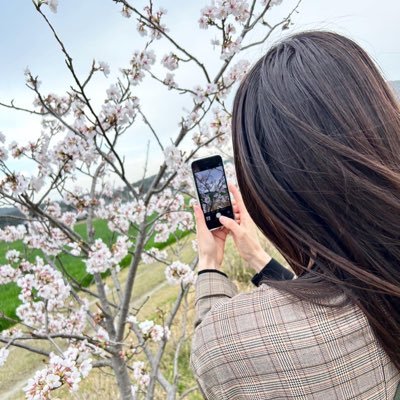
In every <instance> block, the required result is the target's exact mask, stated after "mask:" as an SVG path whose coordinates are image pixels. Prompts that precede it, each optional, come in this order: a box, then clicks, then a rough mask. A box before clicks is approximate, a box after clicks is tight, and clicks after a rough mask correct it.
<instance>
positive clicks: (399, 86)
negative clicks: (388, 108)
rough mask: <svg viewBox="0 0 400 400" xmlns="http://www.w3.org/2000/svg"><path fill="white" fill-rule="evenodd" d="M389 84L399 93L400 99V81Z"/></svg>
mask: <svg viewBox="0 0 400 400" xmlns="http://www.w3.org/2000/svg"><path fill="white" fill-rule="evenodd" d="M389 83H390V84H391V86H392V87H393V88H394V91H395V92H396V93H397V97H398V98H399V99H400V81H391V82H389Z"/></svg>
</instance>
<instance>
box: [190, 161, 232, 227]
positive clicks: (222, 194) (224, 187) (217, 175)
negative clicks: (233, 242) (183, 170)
mask: <svg viewBox="0 0 400 400" xmlns="http://www.w3.org/2000/svg"><path fill="white" fill-rule="evenodd" d="M192 172H193V178H194V183H195V186H196V192H197V198H198V200H199V203H200V206H201V208H202V210H203V213H204V218H205V220H206V224H207V228H208V229H210V230H213V229H217V228H219V227H221V226H222V224H221V223H220V222H219V217H221V216H222V215H224V216H226V217H229V218H234V214H233V208H232V203H231V198H230V196H229V190H228V184H227V182H226V175H225V170H224V164H223V162H222V158H221V156H218V155H216V156H211V157H207V158H201V159H197V160H194V161H193V162H192Z"/></svg>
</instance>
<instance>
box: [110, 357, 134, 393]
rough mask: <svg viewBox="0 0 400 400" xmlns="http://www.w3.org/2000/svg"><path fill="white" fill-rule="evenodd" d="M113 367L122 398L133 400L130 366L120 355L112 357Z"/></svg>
mask: <svg viewBox="0 0 400 400" xmlns="http://www.w3.org/2000/svg"><path fill="white" fill-rule="evenodd" d="M112 367H113V370H114V373H115V377H116V379H117V384H118V389H119V393H120V395H121V400H132V390H131V385H132V384H131V381H130V378H129V374H128V368H127V367H126V364H125V362H124V361H123V360H121V358H120V357H118V356H113V357H112Z"/></svg>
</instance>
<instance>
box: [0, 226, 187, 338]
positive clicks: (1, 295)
mask: <svg viewBox="0 0 400 400" xmlns="http://www.w3.org/2000/svg"><path fill="white" fill-rule="evenodd" d="M94 228H95V232H96V237H97V238H101V239H103V241H104V242H105V243H107V244H110V243H113V242H114V237H115V233H114V232H111V231H110V230H109V229H108V227H107V221H105V220H95V221H94ZM75 231H76V232H77V233H79V235H81V236H82V237H83V238H85V239H86V237H87V235H86V223H85V222H80V223H78V224H76V225H75ZM188 233H189V232H182V231H177V232H175V234H174V235H171V236H170V237H169V239H168V241H167V242H164V243H155V242H154V236H153V237H151V238H150V240H149V241H148V243H147V244H146V246H145V248H146V249H150V248H151V247H156V248H158V249H160V250H161V249H164V248H165V247H167V246H169V245H171V244H172V243H174V242H176V240H178V239H180V238H182V237H184V236H185V235H187V234H188ZM131 234H134V230H133V229H132V232H131ZM10 249H16V250H19V251H20V252H21V253H22V254H25V258H26V259H27V260H29V261H33V260H34V259H35V257H36V256H38V255H42V253H41V252H40V251H39V250H29V251H28V253H26V248H25V246H24V245H23V243H22V241H17V242H14V243H5V242H0V265H3V264H5V263H7V261H6V259H5V253H6V252H7V251H8V250H10ZM60 260H61V263H62V264H63V266H64V268H65V270H66V271H68V274H69V275H71V276H72V277H73V278H74V279H75V280H76V281H78V282H79V283H80V284H81V285H82V286H84V287H87V286H89V285H90V284H91V283H92V280H93V276H92V275H90V274H88V273H87V272H86V266H85V264H84V263H83V261H82V260H81V259H80V258H78V257H73V256H70V255H68V254H63V255H61V256H60ZM130 261H131V256H127V257H125V259H123V260H122V262H121V267H122V268H124V267H126V266H127V265H129V263H130ZM59 265H60V264H59ZM19 292H20V289H19V288H18V286H17V285H16V284H15V283H9V284H7V285H0V312H3V313H4V314H5V315H6V316H8V317H10V318H16V314H15V310H16V308H17V307H18V305H19V304H20V300H19V299H18V295H19ZM11 325H12V322H10V321H7V320H5V319H2V318H0V331H2V330H4V329H7V328H8V327H10V326H11Z"/></svg>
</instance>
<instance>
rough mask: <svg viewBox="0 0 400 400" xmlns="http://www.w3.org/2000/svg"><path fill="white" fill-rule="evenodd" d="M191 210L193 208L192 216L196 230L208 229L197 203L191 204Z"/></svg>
mask: <svg viewBox="0 0 400 400" xmlns="http://www.w3.org/2000/svg"><path fill="white" fill-rule="evenodd" d="M193 210H194V216H195V218H196V228H197V231H198V232H199V231H200V232H204V231H208V228H207V225H206V221H205V219H204V214H203V211H202V209H201V208H200V206H198V205H197V204H195V205H193Z"/></svg>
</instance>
